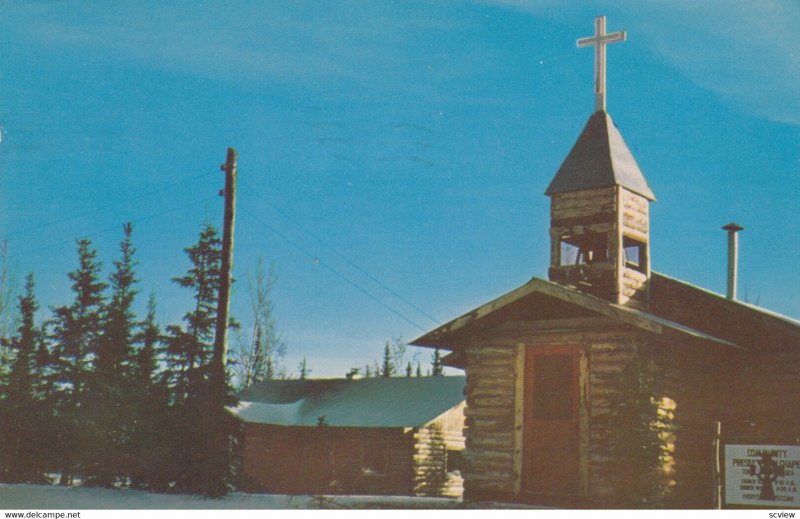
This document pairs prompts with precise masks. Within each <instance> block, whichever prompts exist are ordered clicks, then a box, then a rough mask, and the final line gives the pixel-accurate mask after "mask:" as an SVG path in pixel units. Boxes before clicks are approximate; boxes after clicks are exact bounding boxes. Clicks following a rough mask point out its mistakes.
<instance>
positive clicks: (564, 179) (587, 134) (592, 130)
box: [545, 110, 656, 200]
mask: <svg viewBox="0 0 800 519" xmlns="http://www.w3.org/2000/svg"><path fill="white" fill-rule="evenodd" d="M610 186H622V187H624V188H626V189H628V190H630V191H633V192H634V193H637V194H639V195H642V196H643V197H645V198H647V199H649V200H655V199H656V197H655V195H653V192H652V191H651V190H650V186H648V185H647V181H646V180H645V178H644V175H642V172H641V170H640V169H639V165H638V164H636V159H634V158H633V155H632V154H631V151H630V150H629V149H628V145H627V144H625V140H624V139H623V138H622V135H620V133H619V130H617V127H616V126H615V125H614V121H613V120H612V119H611V116H610V115H608V113H607V112H605V111H604V110H599V111H597V112H595V113H594V114H592V116H591V117H589V121H588V122H587V123H586V126H585V127H584V128H583V132H581V135H580V137H578V141H577V142H576V143H575V145H574V146H573V147H572V150H571V151H570V152H569V155H567V158H566V159H565V160H564V163H563V164H561V167H560V168H558V172H557V173H556V176H555V177H554V178H553V180H552V182H550V186H549V187H548V188H547V191H545V194H546V195H548V196H550V195H554V194H556V193H568V192H571V191H579V190H582V189H594V188H598V187H610Z"/></svg>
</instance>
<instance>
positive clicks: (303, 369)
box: [297, 357, 311, 380]
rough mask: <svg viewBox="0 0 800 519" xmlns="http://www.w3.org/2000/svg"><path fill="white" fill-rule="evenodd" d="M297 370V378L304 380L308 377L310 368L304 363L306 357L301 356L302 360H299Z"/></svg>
mask: <svg viewBox="0 0 800 519" xmlns="http://www.w3.org/2000/svg"><path fill="white" fill-rule="evenodd" d="M297 370H298V373H299V377H298V378H299V379H300V380H305V379H306V378H308V374H309V373H311V370H310V369H308V364H306V358H305V357H303V360H301V361H300V364H299V365H298V366H297Z"/></svg>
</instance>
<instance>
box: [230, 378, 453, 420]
mask: <svg viewBox="0 0 800 519" xmlns="http://www.w3.org/2000/svg"><path fill="white" fill-rule="evenodd" d="M464 383H465V377H390V378H383V377H378V378H365V379H357V380H347V379H307V380H269V381H266V382H262V383H260V384H256V385H254V386H252V387H250V388H248V389H247V390H245V391H243V392H242V393H241V394H240V395H239V399H240V403H239V405H238V406H237V407H235V408H232V409H231V412H232V413H233V414H234V415H236V416H238V417H239V418H240V419H242V420H243V421H245V422H248V423H261V424H271V425H293V426H317V425H318V424H319V421H320V417H324V423H325V424H327V425H330V426H334V427H419V426H422V425H425V424H426V423H428V422H430V421H432V420H434V419H435V418H437V417H438V416H440V415H441V414H443V413H444V412H445V411H448V410H450V409H452V408H453V407H455V406H457V405H459V404H460V403H462V402H463V401H464Z"/></svg>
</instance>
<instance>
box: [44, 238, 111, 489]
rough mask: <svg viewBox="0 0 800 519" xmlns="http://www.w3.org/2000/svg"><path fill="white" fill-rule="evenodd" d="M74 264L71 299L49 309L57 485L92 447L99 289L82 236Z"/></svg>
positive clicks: (96, 264)
mask: <svg viewBox="0 0 800 519" xmlns="http://www.w3.org/2000/svg"><path fill="white" fill-rule="evenodd" d="M77 245H78V263H79V265H78V268H77V269H76V270H74V271H73V272H70V273H69V274H68V276H69V279H70V280H71V281H72V286H71V288H72V292H73V294H74V300H73V302H72V304H70V305H69V306H61V307H58V308H56V309H55V310H54V311H53V314H54V316H53V321H52V323H51V324H52V329H53V330H52V335H51V337H52V340H53V343H54V352H53V356H52V358H51V369H52V380H51V383H52V384H53V387H55V388H57V390H56V392H55V395H54V397H55V402H54V403H55V411H56V417H57V428H58V431H59V438H58V445H59V452H58V458H59V462H60V465H61V480H60V484H61V485H69V484H71V482H72V477H73V476H74V474H75V470H76V469H77V468H78V463H79V462H83V461H84V458H85V453H86V451H87V450H89V449H90V448H92V445H91V437H90V436H89V435H88V434H87V433H88V429H87V427H86V418H87V417H86V413H85V409H86V405H85V404H86V382H87V379H88V377H89V373H90V368H91V352H93V351H96V348H97V340H98V338H99V337H100V332H101V325H102V309H103V303H104V299H103V291H104V290H105V288H106V284H105V283H103V282H101V281H100V280H99V279H98V275H99V272H100V263H99V262H98V261H97V260H96V257H97V252H96V251H95V250H94V249H92V247H91V242H90V241H89V240H87V239H82V240H78V241H77Z"/></svg>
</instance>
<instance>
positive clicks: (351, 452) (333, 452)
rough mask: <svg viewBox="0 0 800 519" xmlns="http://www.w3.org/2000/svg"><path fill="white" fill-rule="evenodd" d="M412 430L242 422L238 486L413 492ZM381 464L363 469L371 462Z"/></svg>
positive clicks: (266, 489) (284, 491)
mask: <svg viewBox="0 0 800 519" xmlns="http://www.w3.org/2000/svg"><path fill="white" fill-rule="evenodd" d="M414 441H415V440H414V434H413V431H412V432H406V431H404V430H403V429H378V428H342V427H283V426H273V425H263V424H253V423H249V424H246V427H245V439H244V449H243V453H242V459H243V467H242V469H243V482H242V488H243V489H244V490H246V491H248V492H268V493H279V494H335V493H345V494H384V495H412V493H413V487H414ZM376 459H377V462H378V464H382V465H383V466H384V467H385V470H379V471H377V472H374V471H367V470H365V469H366V468H368V467H369V466H370V465H373V464H374V461H375V460H376Z"/></svg>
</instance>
